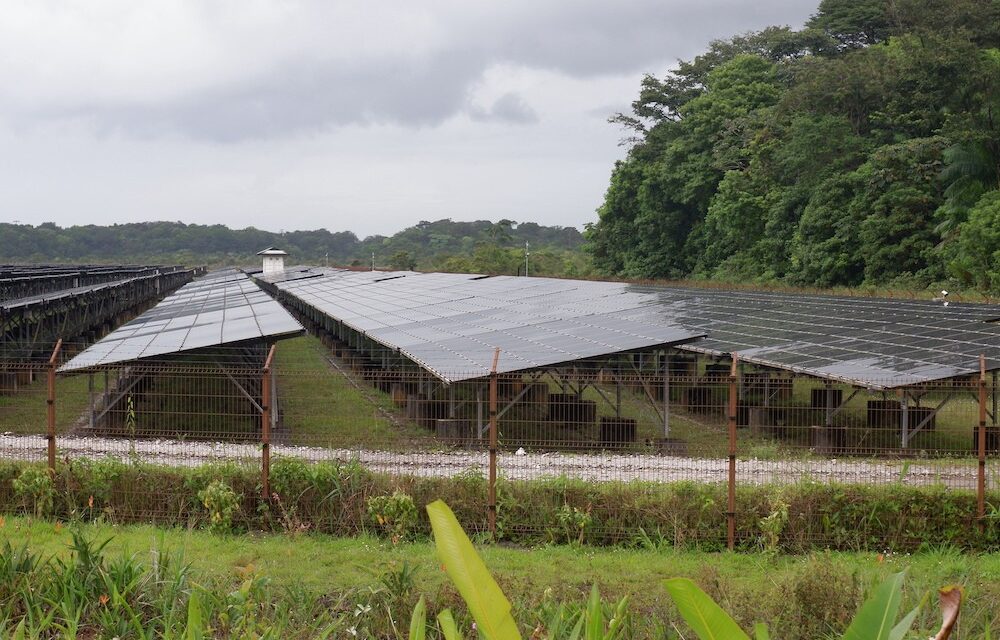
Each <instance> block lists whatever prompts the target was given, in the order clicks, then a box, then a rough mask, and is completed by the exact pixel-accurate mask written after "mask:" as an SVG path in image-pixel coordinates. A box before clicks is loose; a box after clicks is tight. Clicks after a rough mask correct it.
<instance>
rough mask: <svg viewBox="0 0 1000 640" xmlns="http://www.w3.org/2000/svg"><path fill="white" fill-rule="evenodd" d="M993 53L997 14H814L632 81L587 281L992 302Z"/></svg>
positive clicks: (998, 127) (998, 116)
mask: <svg viewBox="0 0 1000 640" xmlns="http://www.w3.org/2000/svg"><path fill="white" fill-rule="evenodd" d="M998 47H1000V2H996V1H994V2H990V1H988V0H823V1H822V2H821V3H820V5H819V7H818V8H817V10H816V13H815V14H814V15H813V17H812V18H811V19H810V20H809V22H808V23H807V24H806V26H805V28H803V29H802V30H797V31H796V30H792V29H789V28H783V27H772V28H768V29H765V30H763V31H760V32H756V33H749V34H744V35H740V36H737V37H734V38H732V39H729V40H725V41H716V42H713V43H711V45H710V46H709V48H708V50H707V51H706V52H705V53H704V54H702V55H700V56H698V57H697V58H695V59H694V60H692V61H689V62H680V63H679V64H678V66H677V68H676V69H674V70H673V71H671V72H670V73H668V74H667V75H666V76H664V77H653V76H647V77H646V78H645V79H644V80H643V81H642V85H641V88H640V93H639V97H638V99H637V100H636V101H635V102H634V103H633V104H632V112H631V113H628V114H619V115H617V116H615V117H614V118H612V121H613V122H616V123H618V124H620V125H622V126H624V127H625V131H626V132H627V135H628V138H627V140H626V144H629V145H630V148H629V152H628V155H627V157H626V159H624V160H623V161H620V162H619V163H617V165H616V166H615V168H614V171H613V174H612V177H611V182H610V186H609V187H608V189H607V193H606V196H605V200H604V202H603V204H602V206H601V207H600V209H599V210H598V213H599V221H598V222H597V223H595V224H593V225H589V226H588V229H587V231H586V232H585V235H586V237H587V239H588V248H589V249H590V251H591V253H592V255H593V259H594V265H595V267H596V268H597V269H598V270H599V271H600V272H603V273H606V274H610V275H616V276H621V277H628V278H691V277H693V278H706V279H715V280H730V281H742V282H782V283H787V284H794V285H809V286H832V285H847V286H857V285H867V286H883V285H888V286H905V287H926V286H930V285H939V284H941V283H948V284H950V285H952V286H954V285H958V286H960V287H967V288H976V289H981V290H990V291H997V290H1000V190H998V180H1000V165H998V163H1000V49H998Z"/></svg>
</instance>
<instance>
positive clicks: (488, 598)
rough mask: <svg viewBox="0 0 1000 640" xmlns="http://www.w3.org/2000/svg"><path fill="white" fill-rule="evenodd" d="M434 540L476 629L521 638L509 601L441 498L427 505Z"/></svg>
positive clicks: (492, 639) (495, 639) (492, 636)
mask: <svg viewBox="0 0 1000 640" xmlns="http://www.w3.org/2000/svg"><path fill="white" fill-rule="evenodd" d="M427 515H428V516H430V520H431V528H432V529H433V530H434V544H435V546H436V547H437V552H438V557H439V558H440V559H441V562H442V563H443V564H444V568H445V571H447V572H448V577H449V578H451V581H452V582H453V583H455V587H456V588H457V589H458V593H459V594H461V596H462V599H463V600H465V604H466V605H467V606H468V607H469V613H471V614H472V617H473V618H474V619H475V621H476V624H477V625H478V628H479V631H480V633H482V634H483V636H485V637H486V638H487V640H521V634H520V633H518V631H517V625H516V624H515V623H514V617H513V616H512V615H511V614H510V601H509V600H507V596H505V595H504V593H503V591H501V590H500V587H499V585H497V583H496V581H495V580H494V579H493V576H492V575H490V572H489V570H488V569H487V568H486V565H485V564H483V561H482V559H481V558H480V557H479V554H478V553H476V549H475V548H474V547H473V546H472V541H470V540H469V537H468V536H467V535H465V531H463V530H462V526H461V525H460V524H458V520H457V519H456V518H455V514H454V513H452V511H451V509H450V508H449V507H448V505H446V504H445V503H444V502H443V501H441V500H435V501H434V502H432V503H431V504H429V505H427Z"/></svg>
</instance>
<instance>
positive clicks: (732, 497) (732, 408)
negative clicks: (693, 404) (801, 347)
mask: <svg viewBox="0 0 1000 640" xmlns="http://www.w3.org/2000/svg"><path fill="white" fill-rule="evenodd" d="M738 360H739V356H737V355H736V354H735V353H734V354H733V364H732V368H731V369H730V371H729V416H728V418H729V502H728V507H727V511H726V525H727V536H726V546H727V547H728V548H729V550H730V551H732V550H733V549H734V548H735V547H736V401H737V397H738V389H737V375H736V374H737V367H738Z"/></svg>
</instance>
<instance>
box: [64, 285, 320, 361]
mask: <svg viewBox="0 0 1000 640" xmlns="http://www.w3.org/2000/svg"><path fill="white" fill-rule="evenodd" d="M302 330H303V329H302V325H300V324H299V323H298V322H297V321H296V320H295V319H294V318H293V317H292V316H291V315H290V314H289V313H288V312H287V311H285V309H284V308H283V307H282V306H281V305H280V304H278V302H276V301H275V300H273V299H272V298H271V297H270V296H268V295H267V294H266V293H264V291H262V290H261V289H260V287H258V286H257V284H255V283H254V282H253V281H252V280H251V279H250V278H249V277H247V276H246V275H245V274H243V273H241V272H239V271H236V270H233V269H229V270H224V271H217V272H213V273H210V274H208V275H207V276H205V277H203V278H199V279H198V280H195V281H194V282H191V283H189V284H186V285H184V286H183V287H181V288H180V289H178V290H177V291H176V292H175V293H173V294H172V295H170V296H167V297H166V298H164V299H163V301H161V302H160V303H159V304H158V305H156V306H155V307H153V308H152V309H150V310H149V311H147V312H146V313H143V314H142V315H140V316H139V317H137V318H136V319H134V320H132V321H131V322H129V323H127V324H124V325H122V326H121V327H119V328H118V329H116V330H115V331H113V332H111V333H109V334H108V335H107V336H105V337H104V338H103V339H102V340H100V341H98V342H97V343H95V344H94V345H92V346H91V347H89V348H88V349H86V350H85V351H83V352H81V353H80V354H79V355H77V356H76V357H75V358H73V359H72V360H70V361H69V362H68V363H66V364H65V365H63V366H62V367H61V368H60V371H77V370H80V369H88V368H92V367H97V366H101V365H108V364H115V363H121V362H128V361H132V360H139V359H143V358H151V357H154V356H165V355H170V354H174V353H181V352H187V351H191V350H194V349H201V348H204V347H213V346H221V345H226V344H233V343H238V342H244V341H247V340H256V339H262V338H274V339H280V338H284V337H290V336H293V335H297V334H299V333H301V332H302Z"/></svg>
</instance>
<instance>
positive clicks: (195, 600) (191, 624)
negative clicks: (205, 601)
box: [184, 590, 205, 640]
mask: <svg viewBox="0 0 1000 640" xmlns="http://www.w3.org/2000/svg"><path fill="white" fill-rule="evenodd" d="M202 618H203V614H202V611H201V598H199V597H198V592H197V591H194V590H192V591H191V597H190V598H188V618H187V628H186V629H184V640H204V638H205V633H204V631H205V622H204V620H203V619H202Z"/></svg>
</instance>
